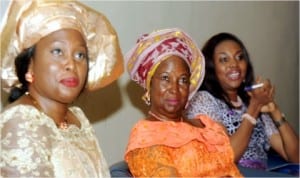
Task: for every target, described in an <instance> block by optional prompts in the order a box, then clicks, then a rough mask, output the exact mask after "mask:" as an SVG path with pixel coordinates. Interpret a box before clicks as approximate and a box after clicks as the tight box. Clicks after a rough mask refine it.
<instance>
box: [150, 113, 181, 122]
mask: <svg viewBox="0 0 300 178" xmlns="http://www.w3.org/2000/svg"><path fill="white" fill-rule="evenodd" d="M148 113H149V115H150V116H152V117H153V118H154V119H156V120H159V121H175V122H182V121H183V118H182V116H180V117H177V118H176V119H169V118H167V117H161V116H159V115H158V114H155V113H153V112H152V111H149V112H148Z"/></svg>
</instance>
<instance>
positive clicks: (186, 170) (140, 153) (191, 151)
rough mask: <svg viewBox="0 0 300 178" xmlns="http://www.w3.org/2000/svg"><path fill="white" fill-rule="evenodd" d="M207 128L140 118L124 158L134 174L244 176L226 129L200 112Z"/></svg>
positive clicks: (151, 175)
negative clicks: (234, 156)
mask: <svg viewBox="0 0 300 178" xmlns="http://www.w3.org/2000/svg"><path fill="white" fill-rule="evenodd" d="M195 119H200V120H201V121H202V122H203V123H204V125H205V127H204V128H198V127H194V126H191V125H190V124H187V123H185V122H173V121H165V122H161V121H148V120H140V121H139V122H138V123H137V124H136V125H135V126H134V127H133V129H132V131H131V134H130V138H129V142H128V145H127V149H126V152H125V160H126V162H127V163H128V166H129V169H130V171H131V173H132V174H133V176H135V177H153V176H154V177H212V176H214V177H220V176H233V177H241V176H242V175H241V173H240V172H239V170H238V168H237V167H236V165H235V163H234V160H233V150H232V148H231V146H230V142H229V138H228V136H227V135H226V133H225V132H224V130H223V128H222V127H221V126H219V125H218V124H217V123H216V122H214V121H213V120H211V119H210V118H209V117H208V116H205V115H199V116H197V117H196V118H195Z"/></svg>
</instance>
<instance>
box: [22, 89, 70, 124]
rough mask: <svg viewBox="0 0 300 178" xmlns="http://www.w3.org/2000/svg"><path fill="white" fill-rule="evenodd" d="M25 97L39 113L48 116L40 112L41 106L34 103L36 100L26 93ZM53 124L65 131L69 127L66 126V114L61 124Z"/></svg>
mask: <svg viewBox="0 0 300 178" xmlns="http://www.w3.org/2000/svg"><path fill="white" fill-rule="evenodd" d="M25 95H26V96H28V97H29V99H30V100H31V102H32V103H33V104H34V106H35V107H36V108H37V109H38V110H39V111H41V112H42V113H44V114H45V115H48V114H46V113H45V112H44V111H43V110H42V108H41V106H40V105H39V103H38V102H37V101H36V99H34V98H33V97H32V95H31V94H30V93H29V92H26V93H25ZM48 116H49V115H48ZM55 124H56V126H57V127H58V128H60V129H62V130H65V129H67V128H68V126H69V125H68V118H67V114H66V115H65V117H64V119H63V121H62V122H60V123H55Z"/></svg>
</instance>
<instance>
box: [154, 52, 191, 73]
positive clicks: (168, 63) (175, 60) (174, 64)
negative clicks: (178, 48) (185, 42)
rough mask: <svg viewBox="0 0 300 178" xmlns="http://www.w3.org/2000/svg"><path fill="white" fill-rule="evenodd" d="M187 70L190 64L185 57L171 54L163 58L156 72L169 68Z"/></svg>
mask: <svg viewBox="0 0 300 178" xmlns="http://www.w3.org/2000/svg"><path fill="white" fill-rule="evenodd" d="M172 69H175V70H180V69H181V70H187V71H189V66H188V64H187V63H186V62H185V60H184V59H182V58H181V57H179V56H175V55H172V56H169V57H167V58H166V59H165V60H163V61H162V62H161V63H160V64H159V66H158V67H157V70H156V72H164V71H167V70H172Z"/></svg>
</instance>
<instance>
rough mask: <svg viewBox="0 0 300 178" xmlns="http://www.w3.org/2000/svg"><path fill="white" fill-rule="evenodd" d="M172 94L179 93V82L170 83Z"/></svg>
mask: <svg viewBox="0 0 300 178" xmlns="http://www.w3.org/2000/svg"><path fill="white" fill-rule="evenodd" d="M169 91H170V93H172V94H176V93H178V91H179V83H178V82H177V81H172V82H170V88H169Z"/></svg>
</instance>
